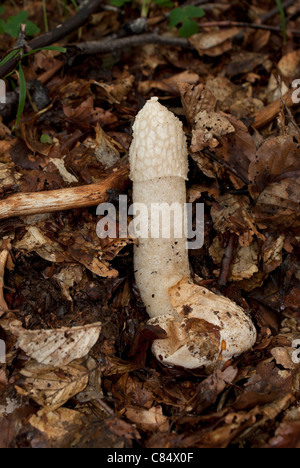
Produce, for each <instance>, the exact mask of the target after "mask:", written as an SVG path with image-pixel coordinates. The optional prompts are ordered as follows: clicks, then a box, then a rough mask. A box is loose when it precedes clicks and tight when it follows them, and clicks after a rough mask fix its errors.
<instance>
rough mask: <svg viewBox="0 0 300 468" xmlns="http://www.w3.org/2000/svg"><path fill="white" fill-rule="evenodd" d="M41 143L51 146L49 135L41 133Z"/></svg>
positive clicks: (51, 141)
mask: <svg viewBox="0 0 300 468" xmlns="http://www.w3.org/2000/svg"><path fill="white" fill-rule="evenodd" d="M40 140H41V143H45V144H49V145H51V143H53V140H52V138H51V136H50V135H46V134H45V133H43V135H41V139H40Z"/></svg>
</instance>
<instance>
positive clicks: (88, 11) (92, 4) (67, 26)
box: [0, 0, 103, 78]
mask: <svg viewBox="0 0 300 468" xmlns="http://www.w3.org/2000/svg"><path fill="white" fill-rule="evenodd" d="M102 1H103V0H90V1H89V2H88V3H86V2H85V3H84V6H83V7H82V8H80V9H79V10H78V12H77V13H76V14H75V15H74V16H73V17H72V18H70V19H68V20H67V21H65V22H64V23H63V24H60V25H58V26H57V27H56V28H55V29H52V31H49V32H48V33H46V34H43V35H42V36H39V37H36V38H35V39H32V41H30V42H28V46H29V48H30V49H40V48H43V47H46V46H49V45H51V44H53V43H54V42H57V41H59V40H61V39H63V38H64V37H66V36H68V34H70V33H72V32H73V31H76V30H77V29H79V28H80V27H81V26H83V25H84V24H85V23H86V22H87V20H88V19H89V17H90V16H91V15H92V14H93V13H95V12H96V11H97V10H98V9H99V6H100V5H101V3H102ZM17 63H18V59H14V58H12V59H10V60H8V61H7V62H6V63H5V64H4V65H2V67H0V78H2V77H3V76H5V75H7V74H8V73H9V72H10V71H12V70H13V69H14V68H15V66H16V64H17Z"/></svg>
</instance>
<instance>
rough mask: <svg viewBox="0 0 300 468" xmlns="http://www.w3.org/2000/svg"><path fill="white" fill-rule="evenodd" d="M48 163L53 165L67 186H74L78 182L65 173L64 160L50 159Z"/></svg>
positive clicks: (71, 175)
mask: <svg viewBox="0 0 300 468" xmlns="http://www.w3.org/2000/svg"><path fill="white" fill-rule="evenodd" d="M50 163H52V164H54V166H55V167H56V169H57V170H58V172H59V174H60V176H61V178H62V179H63V181H64V182H66V183H67V184H76V183H77V182H78V179H77V177H75V176H74V175H73V174H71V173H70V172H68V171H67V169H66V166H65V163H64V158H62V159H58V158H51V159H50Z"/></svg>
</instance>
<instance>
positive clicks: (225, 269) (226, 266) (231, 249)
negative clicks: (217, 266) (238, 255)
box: [218, 233, 237, 287]
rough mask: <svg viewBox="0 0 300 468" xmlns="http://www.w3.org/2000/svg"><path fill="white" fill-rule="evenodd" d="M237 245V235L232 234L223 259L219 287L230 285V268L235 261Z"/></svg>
mask: <svg viewBox="0 0 300 468" xmlns="http://www.w3.org/2000/svg"><path fill="white" fill-rule="evenodd" d="M236 245H237V235H236V234H234V233H232V234H230V237H229V239H228V242H227V245H226V248H225V252H224V255H223V258H222V265H221V272H220V276H219V281H218V285H219V287H225V286H227V283H228V278H229V274H230V268H231V265H232V262H233V260H234V254H235V250H236Z"/></svg>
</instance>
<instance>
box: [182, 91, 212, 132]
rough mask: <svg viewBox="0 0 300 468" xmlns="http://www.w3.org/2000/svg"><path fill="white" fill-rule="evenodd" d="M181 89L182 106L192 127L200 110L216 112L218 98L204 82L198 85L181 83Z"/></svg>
mask: <svg viewBox="0 0 300 468" xmlns="http://www.w3.org/2000/svg"><path fill="white" fill-rule="evenodd" d="M179 90H180V96H181V103H182V107H183V110H184V113H185V116H186V118H187V121H188V123H189V125H190V127H193V125H194V122H195V117H196V115H197V114H199V112H201V111H207V112H214V110H215V106H216V102H217V100H216V98H215V97H214V95H213V94H212V93H211V92H210V91H209V89H208V88H206V87H205V86H204V85H203V84H202V83H200V84H198V85H190V84H189V83H179Z"/></svg>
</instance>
